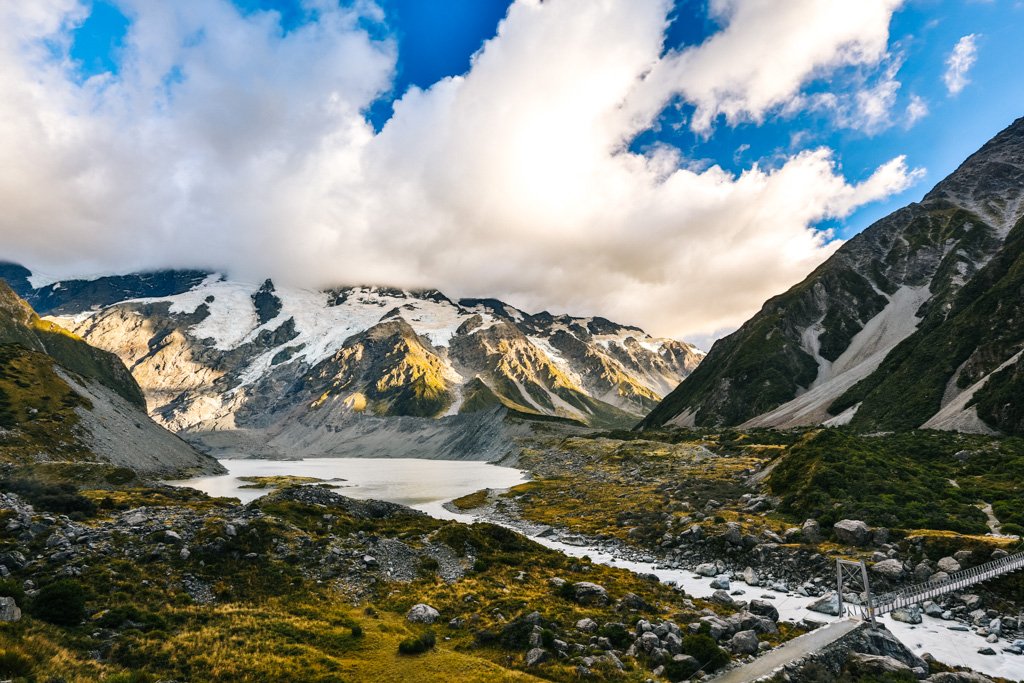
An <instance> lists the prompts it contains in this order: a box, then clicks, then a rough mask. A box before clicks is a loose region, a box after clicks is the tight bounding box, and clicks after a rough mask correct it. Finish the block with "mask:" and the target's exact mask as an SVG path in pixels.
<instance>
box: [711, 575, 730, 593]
mask: <svg viewBox="0 0 1024 683" xmlns="http://www.w3.org/2000/svg"><path fill="white" fill-rule="evenodd" d="M711 587H712V588H714V589H715V590H723V591H727V590H729V576H728V575H727V574H722V575H721V576H716V577H715V578H714V579H712V580H711Z"/></svg>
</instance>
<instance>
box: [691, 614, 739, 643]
mask: <svg viewBox="0 0 1024 683" xmlns="http://www.w3.org/2000/svg"><path fill="white" fill-rule="evenodd" d="M700 621H701V624H707V626H708V629H709V633H710V635H711V637H712V638H714V639H715V640H721V639H722V636H724V635H725V634H727V633H731V632H732V627H731V626H730V625H729V623H728V622H727V621H725V620H724V619H722V618H721V617H717V616H706V617H701V618H700ZM701 624H695V625H696V626H697V627H698V629H699V627H700V625H701ZM692 625H694V624H691V626H692Z"/></svg>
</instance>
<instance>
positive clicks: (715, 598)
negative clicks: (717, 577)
mask: <svg viewBox="0 0 1024 683" xmlns="http://www.w3.org/2000/svg"><path fill="white" fill-rule="evenodd" d="M711 602H717V603H718V604H719V605H726V606H728V607H732V606H733V605H735V604H736V601H735V600H733V599H732V596H731V595H729V594H728V593H726V592H725V591H723V590H717V591H715V592H714V593H712V594H711Z"/></svg>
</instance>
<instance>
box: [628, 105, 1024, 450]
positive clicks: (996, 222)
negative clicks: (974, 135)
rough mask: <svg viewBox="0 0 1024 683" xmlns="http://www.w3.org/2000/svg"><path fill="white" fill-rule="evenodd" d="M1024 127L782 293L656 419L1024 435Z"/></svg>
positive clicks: (722, 345)
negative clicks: (996, 432) (949, 430)
mask: <svg viewBox="0 0 1024 683" xmlns="http://www.w3.org/2000/svg"><path fill="white" fill-rule="evenodd" d="M1022 350H1024V119H1018V120H1017V121H1015V122H1014V123H1013V124H1012V125H1010V126H1009V127H1008V128H1006V129H1005V130H1004V131H1002V132H1001V133H999V134H998V135H997V136H996V137H995V138H993V139H992V140H991V141H989V142H988V143H986V144H985V145H984V146H983V147H982V148H981V149H980V150H979V151H978V152H976V153H975V154H973V155H971V157H970V158H968V159H967V160H966V161H965V162H964V163H963V164H962V165H961V166H960V167H959V168H958V169H957V170H956V171H954V172H953V173H952V174H951V175H950V176H949V177H947V178H946V179H944V180H943V181H942V182H940V183H939V184H938V185H936V186H935V188H934V189H932V191H931V192H929V193H928V194H927V195H925V197H924V198H923V199H922V200H921V202H920V203H914V204H910V205H909V206H906V207H904V208H902V209H899V210H898V211H896V212H894V213H892V214H890V215H889V216H887V217H885V218H883V219H882V220H880V221H878V222H877V223H875V224H874V225H872V226H871V227H869V228H868V229H867V230H865V231H864V232H862V233H861V234H859V235H857V236H856V237H855V238H853V239H851V240H850V241H849V242H847V243H846V244H845V245H843V246H842V247H841V248H840V249H839V250H838V251H837V252H836V253H835V254H834V255H833V256H832V257H831V258H830V259H829V260H828V261H826V262H825V263H824V264H822V265H821V266H820V267H819V268H817V269H816V270H815V271H814V272H813V273H811V274H810V275H809V276H808V277H807V279H806V280H804V281H803V282H801V283H800V284H798V285H796V286H795V287H793V288H792V289H790V290H789V291H788V292H786V293H784V294H781V295H779V296H777V297H774V298H772V299H770V300H769V301H768V302H767V303H765V305H764V307H763V308H762V309H761V311H760V312H759V313H757V314H756V315H755V316H754V317H753V318H751V319H750V320H748V321H747V322H746V323H745V324H744V325H743V326H742V327H741V328H740V329H739V330H737V331H736V332H735V333H733V334H731V335H729V336H728V337H726V338H724V339H721V340H719V341H718V342H717V343H716V344H715V345H714V346H713V347H712V349H711V351H710V352H709V353H708V356H707V359H706V360H705V361H704V362H703V363H701V365H700V367H699V368H698V369H697V370H696V371H695V372H694V373H693V374H692V375H690V376H689V377H688V378H687V379H686V380H684V381H683V382H682V384H681V385H680V386H679V387H678V388H677V389H676V390H675V391H673V392H672V393H671V394H669V396H668V397H666V398H665V400H664V401H663V402H662V403H661V404H660V405H659V406H658V407H657V408H656V409H655V410H654V411H653V412H652V413H651V415H649V416H648V417H647V418H646V419H645V421H644V423H643V424H644V426H647V427H655V426H661V425H665V424H671V425H682V426H692V425H701V426H710V425H743V426H746V427H791V426H800V425H815V424H832V425H838V424H847V423H851V424H853V425H854V426H855V427H860V428H863V429H868V430H878V429H909V428H917V427H924V428H935V429H954V430H960V431H972V432H993V431H999V432H1003V433H1010V434H1024V363H1021V362H1020V360H1021V354H1022Z"/></svg>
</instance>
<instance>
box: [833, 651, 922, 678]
mask: <svg viewBox="0 0 1024 683" xmlns="http://www.w3.org/2000/svg"><path fill="white" fill-rule="evenodd" d="M847 661H848V662H849V663H850V668H851V669H852V672H853V673H856V674H857V675H858V676H859V677H865V678H866V677H868V676H884V675H886V674H908V673H911V668H910V667H909V666H907V665H906V664H904V663H903V662H901V661H899V660H897V659H893V658H892V657H888V656H886V655H865V654H861V653H859V652H851V653H850V656H849V658H848V659H847Z"/></svg>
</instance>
